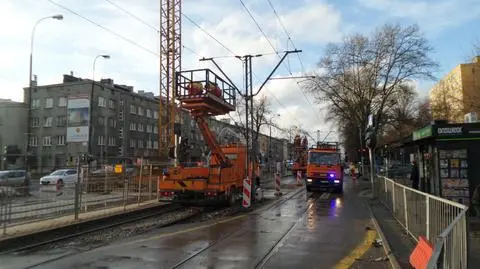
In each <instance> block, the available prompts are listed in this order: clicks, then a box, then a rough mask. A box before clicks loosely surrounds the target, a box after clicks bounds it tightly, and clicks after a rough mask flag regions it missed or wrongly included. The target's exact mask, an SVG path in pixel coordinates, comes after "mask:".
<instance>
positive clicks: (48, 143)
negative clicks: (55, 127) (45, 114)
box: [43, 136, 52, 147]
mask: <svg viewBox="0 0 480 269" xmlns="http://www.w3.org/2000/svg"><path fill="white" fill-rule="evenodd" d="M51 145H52V137H51V136H44V137H43V146H44V147H50V146H51Z"/></svg>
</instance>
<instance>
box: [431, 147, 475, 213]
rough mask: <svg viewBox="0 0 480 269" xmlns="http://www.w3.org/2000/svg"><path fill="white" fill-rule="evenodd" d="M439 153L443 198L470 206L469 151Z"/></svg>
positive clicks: (444, 151)
mask: <svg viewBox="0 0 480 269" xmlns="http://www.w3.org/2000/svg"><path fill="white" fill-rule="evenodd" d="M438 153H439V168H440V183H441V185H440V186H441V192H442V197H444V198H447V199H450V200H452V201H455V202H458V203H461V204H465V205H469V204H470V201H469V199H470V193H469V181H468V158H467V150H466V149H456V150H439V151H438Z"/></svg>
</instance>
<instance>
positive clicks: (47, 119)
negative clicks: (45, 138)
mask: <svg viewBox="0 0 480 269" xmlns="http://www.w3.org/2000/svg"><path fill="white" fill-rule="evenodd" d="M43 122H44V123H43V127H52V122H53V119H52V117H45V118H44V119H43Z"/></svg>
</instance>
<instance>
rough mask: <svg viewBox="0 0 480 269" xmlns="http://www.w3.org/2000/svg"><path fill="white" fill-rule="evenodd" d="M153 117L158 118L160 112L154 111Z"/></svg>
mask: <svg viewBox="0 0 480 269" xmlns="http://www.w3.org/2000/svg"><path fill="white" fill-rule="evenodd" d="M153 118H154V119H158V112H157V111H153Z"/></svg>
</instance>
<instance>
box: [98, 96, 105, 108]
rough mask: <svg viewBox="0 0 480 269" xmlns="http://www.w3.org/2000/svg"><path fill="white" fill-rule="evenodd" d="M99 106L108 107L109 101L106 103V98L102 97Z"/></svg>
mask: <svg viewBox="0 0 480 269" xmlns="http://www.w3.org/2000/svg"><path fill="white" fill-rule="evenodd" d="M98 106H100V107H106V106H107V101H105V98H103V97H102V96H99V97H98Z"/></svg>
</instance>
